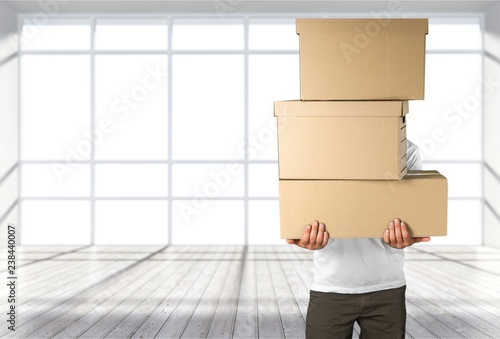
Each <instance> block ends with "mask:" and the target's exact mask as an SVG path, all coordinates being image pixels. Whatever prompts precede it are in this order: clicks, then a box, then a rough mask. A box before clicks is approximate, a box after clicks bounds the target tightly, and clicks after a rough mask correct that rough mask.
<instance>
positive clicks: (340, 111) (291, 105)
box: [274, 100, 409, 117]
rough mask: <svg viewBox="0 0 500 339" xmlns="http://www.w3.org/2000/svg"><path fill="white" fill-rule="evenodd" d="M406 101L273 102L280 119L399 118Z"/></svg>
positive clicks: (405, 107) (275, 113) (406, 108)
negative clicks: (282, 117) (281, 117)
mask: <svg viewBox="0 0 500 339" xmlns="http://www.w3.org/2000/svg"><path fill="white" fill-rule="evenodd" d="M408 110H409V107H408V101H406V100H405V101H392V100H386V101H301V100H286V101H275V102H274V116H276V117H280V116H284V117H341V116H351V117H401V116H404V115H406V114H408Z"/></svg>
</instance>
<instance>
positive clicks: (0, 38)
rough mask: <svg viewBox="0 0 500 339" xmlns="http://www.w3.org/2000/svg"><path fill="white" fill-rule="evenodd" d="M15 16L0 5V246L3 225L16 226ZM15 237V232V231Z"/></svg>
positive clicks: (0, 244)
mask: <svg viewBox="0 0 500 339" xmlns="http://www.w3.org/2000/svg"><path fill="white" fill-rule="evenodd" d="M17 52H18V50H17V14H16V12H14V11H13V10H12V9H11V8H10V7H9V6H8V5H6V4H5V3H3V2H0V247H1V248H5V247H6V245H7V240H6V238H7V224H15V225H16V226H17V225H18V222H19V220H18V206H19V204H18V198H19V184H18V182H19V165H18V163H19V128H18V117H19V107H18V101H19V100H18V98H19V91H18V88H19V85H18V84H19V79H18V63H19V58H18V53H17ZM16 235H17V236H18V235H19V230H16Z"/></svg>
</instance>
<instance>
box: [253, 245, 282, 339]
mask: <svg viewBox="0 0 500 339" xmlns="http://www.w3.org/2000/svg"><path fill="white" fill-rule="evenodd" d="M272 252H273V251H272V250H270V249H269V247H267V246H262V247H261V248H260V253H259V255H258V256H257V257H256V259H259V258H261V260H257V262H256V275H257V311H258V319H259V322H258V324H259V337H261V338H284V336H285V334H284V331H283V327H282V321H281V317H280V313H279V308H278V304H277V301H276V294H275V293H274V286H273V284H272V280H271V279H270V275H271V273H270V268H269V263H268V259H269V255H270V253H272Z"/></svg>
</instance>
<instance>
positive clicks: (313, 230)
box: [286, 220, 330, 250]
mask: <svg viewBox="0 0 500 339" xmlns="http://www.w3.org/2000/svg"><path fill="white" fill-rule="evenodd" d="M329 238H330V236H329V235H328V232H327V231H326V230H325V224H323V223H319V222H318V221H317V220H314V221H313V223H312V225H307V226H306V229H305V231H304V235H302V239H287V241H286V242H287V244H290V245H293V244H294V245H297V246H299V247H302V248H307V249H308V250H320V249H322V248H323V247H325V246H326V244H328V239H329Z"/></svg>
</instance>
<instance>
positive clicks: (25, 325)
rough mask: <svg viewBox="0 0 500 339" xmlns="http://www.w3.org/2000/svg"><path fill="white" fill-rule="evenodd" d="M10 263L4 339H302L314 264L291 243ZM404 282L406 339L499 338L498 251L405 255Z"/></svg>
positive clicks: (105, 250) (22, 251)
mask: <svg viewBox="0 0 500 339" xmlns="http://www.w3.org/2000/svg"><path fill="white" fill-rule="evenodd" d="M17 254H18V257H19V261H18V266H19V268H18V273H17V275H18V289H17V295H18V303H17V307H18V310H19V314H18V315H17V329H16V331H15V332H11V331H9V330H8V329H7V323H6V322H5V321H2V324H3V325H1V327H0V336H3V337H6V338H13V337H15V338H153V337H155V338H207V337H208V338H303V337H304V319H305V315H306V310H307V303H308V285H309V281H310V278H311V263H312V261H311V253H310V252H308V251H305V250H302V249H299V248H297V247H295V246H286V245H284V246H250V247H239V246H229V247H228V246H217V247H214V246H170V247H130V246H127V247H125V246H87V247H69V246H64V247H62V246H61V247H59V246H58V247H54V246H52V247H34V246H31V247H29V246H24V247H20V248H19V250H18V252H17ZM3 274H4V277H7V272H6V271H5V270H4V271H3ZM406 274H407V280H408V289H407V309H408V322H407V337H408V338H500V251H499V250H495V249H491V248H486V247H431V246H420V247H417V246H415V247H413V248H410V249H407V262H406ZM4 288H5V287H4ZM2 302H3V304H2V307H3V308H2V309H1V310H3V311H2V313H3V312H4V311H5V312H6V311H7V301H6V298H2ZM4 314H5V313H4ZM5 317H6V316H5V315H4V318H5ZM355 337H357V333H355Z"/></svg>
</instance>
